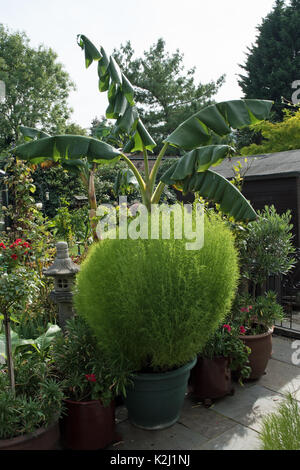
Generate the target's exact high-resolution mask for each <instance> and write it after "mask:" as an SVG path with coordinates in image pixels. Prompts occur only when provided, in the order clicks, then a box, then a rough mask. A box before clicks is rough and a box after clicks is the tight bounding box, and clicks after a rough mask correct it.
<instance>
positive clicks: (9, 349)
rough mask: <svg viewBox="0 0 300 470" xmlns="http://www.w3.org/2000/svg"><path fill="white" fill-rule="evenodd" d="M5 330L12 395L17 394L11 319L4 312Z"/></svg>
mask: <svg viewBox="0 0 300 470" xmlns="http://www.w3.org/2000/svg"><path fill="white" fill-rule="evenodd" d="M4 328H5V339H6V358H7V359H6V360H7V369H8V377H9V382H10V387H11V390H12V393H13V394H15V373H14V364H13V357H12V347H11V336H10V318H9V315H8V313H7V312H4Z"/></svg>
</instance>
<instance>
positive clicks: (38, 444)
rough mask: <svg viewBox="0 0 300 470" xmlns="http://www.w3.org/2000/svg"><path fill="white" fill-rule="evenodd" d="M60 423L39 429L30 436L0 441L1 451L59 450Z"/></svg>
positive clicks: (25, 435)
mask: <svg viewBox="0 0 300 470" xmlns="http://www.w3.org/2000/svg"><path fill="white" fill-rule="evenodd" d="M59 437H60V433H59V425H58V421H56V422H55V423H53V424H51V425H50V426H48V427H47V428H39V429H37V430H36V431H34V432H32V433H30V434H24V435H23V436H18V437H13V438H11V439H0V450H57V449H59Z"/></svg>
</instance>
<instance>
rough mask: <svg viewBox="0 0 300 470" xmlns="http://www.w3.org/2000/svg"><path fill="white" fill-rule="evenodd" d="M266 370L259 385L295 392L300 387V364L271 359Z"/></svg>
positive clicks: (277, 390) (280, 390) (282, 391)
mask: <svg viewBox="0 0 300 470" xmlns="http://www.w3.org/2000/svg"><path fill="white" fill-rule="evenodd" d="M266 372H267V373H266V374H265V375H263V377H261V378H260V380H259V385H261V386H263V387H267V388H269V389H271V390H273V391H276V392H280V393H286V392H292V393H294V392H296V391H298V390H299V389H300V367H299V366H295V365H292V364H287V363H286V362H281V361H277V360H276V359H270V361H269V363H268V366H267V370H266Z"/></svg>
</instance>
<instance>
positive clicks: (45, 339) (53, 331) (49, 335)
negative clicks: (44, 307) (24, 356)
mask: <svg viewBox="0 0 300 470" xmlns="http://www.w3.org/2000/svg"><path fill="white" fill-rule="evenodd" d="M60 331H61V329H60V327H59V326H58V325H52V324H51V323H48V329H47V331H46V333H44V334H42V335H41V336H39V337H38V338H37V339H36V340H35V344H36V345H37V346H38V348H39V349H45V348H47V347H49V346H50V344H51V342H52V341H53V339H54V338H55V336H56V335H57V333H59V332H60Z"/></svg>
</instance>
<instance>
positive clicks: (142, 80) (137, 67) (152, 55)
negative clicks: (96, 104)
mask: <svg viewBox="0 0 300 470" xmlns="http://www.w3.org/2000/svg"><path fill="white" fill-rule="evenodd" d="M113 56H114V58H115V59H116V61H117V62H118V64H119V65H120V68H121V70H122V71H123V72H124V74H125V75H126V77H127V78H128V79H129V80H130V82H131V83H132V85H133V86H134V87H135V102H136V104H137V108H138V111H139V113H140V116H141V118H142V120H143V122H144V124H145V125H146V127H147V129H148V131H149V133H150V134H151V135H152V137H153V139H154V140H155V141H156V143H157V144H159V148H161V142H162V140H163V139H164V138H165V137H167V135H168V134H169V133H170V132H171V131H172V130H173V129H175V128H176V127H177V126H178V125H179V124H180V123H181V122H183V121H185V120H186V119H187V118H188V117H189V116H191V115H192V114H194V113H196V112H197V111H199V110H200V109H201V108H203V107H204V106H207V105H209V104H212V103H213V102H214V101H213V100H212V97H213V95H214V94H215V93H216V92H217V91H218V89H219V88H220V86H221V85H222V84H223V83H224V80H225V76H224V75H222V76H221V77H220V78H218V80H217V81H216V82H214V81H211V82H209V83H207V84H201V83H199V84H195V77H194V75H195V67H194V68H192V69H189V70H187V71H186V70H185V69H184V66H183V54H181V53H180V52H179V50H178V49H177V50H176V52H175V53H173V54H170V53H168V52H167V51H166V44H165V41H164V40H163V39H162V38H160V39H158V41H157V43H156V44H153V45H152V46H151V47H150V49H149V51H145V52H144V56H143V57H138V58H135V59H133V56H134V50H133V48H132V46H131V43H130V41H128V42H127V43H126V44H125V45H121V46H120V48H119V50H116V49H115V50H114V52H113Z"/></svg>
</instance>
